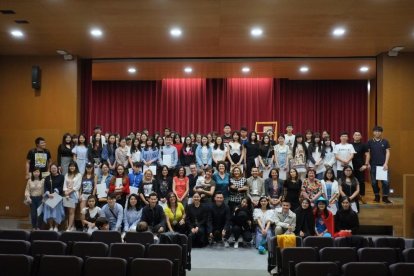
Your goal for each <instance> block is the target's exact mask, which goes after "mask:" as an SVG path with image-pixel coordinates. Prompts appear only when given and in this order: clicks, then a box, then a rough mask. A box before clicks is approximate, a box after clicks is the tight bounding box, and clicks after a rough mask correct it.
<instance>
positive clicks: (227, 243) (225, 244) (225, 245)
mask: <svg viewBox="0 0 414 276" xmlns="http://www.w3.org/2000/svg"><path fill="white" fill-rule="evenodd" d="M224 247H225V248H229V247H230V244H229V242H228V241H227V240H225V241H224Z"/></svg>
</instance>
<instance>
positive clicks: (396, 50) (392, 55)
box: [388, 46, 404, 57]
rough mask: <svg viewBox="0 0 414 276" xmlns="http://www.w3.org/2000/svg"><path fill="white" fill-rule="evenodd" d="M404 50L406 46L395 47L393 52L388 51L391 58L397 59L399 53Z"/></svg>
mask: <svg viewBox="0 0 414 276" xmlns="http://www.w3.org/2000/svg"><path fill="white" fill-rule="evenodd" d="M402 50H404V46H395V47H393V48H392V49H391V50H389V51H388V56H389V57H396V56H398V53H399V52H401V51H402Z"/></svg>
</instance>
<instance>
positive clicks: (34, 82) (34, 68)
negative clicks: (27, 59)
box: [32, 65, 42, 90]
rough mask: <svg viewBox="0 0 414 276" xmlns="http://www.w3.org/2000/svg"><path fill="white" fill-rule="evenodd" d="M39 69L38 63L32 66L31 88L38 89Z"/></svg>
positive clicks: (39, 80)
mask: <svg viewBox="0 0 414 276" xmlns="http://www.w3.org/2000/svg"><path fill="white" fill-rule="evenodd" d="M41 72H42V71H41V70H40V67H39V66H38V65H34V66H32V88H33V89H36V90H39V89H40V83H41V77H42V76H41V75H42V74H41Z"/></svg>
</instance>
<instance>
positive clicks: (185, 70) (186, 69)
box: [184, 67, 193, 73]
mask: <svg viewBox="0 0 414 276" xmlns="http://www.w3.org/2000/svg"><path fill="white" fill-rule="evenodd" d="M184 72H186V73H191V72H193V68H191V67H185V68H184Z"/></svg>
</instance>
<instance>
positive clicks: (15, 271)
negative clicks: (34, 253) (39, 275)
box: [0, 254, 33, 276]
mask: <svg viewBox="0 0 414 276" xmlns="http://www.w3.org/2000/svg"><path fill="white" fill-rule="evenodd" d="M32 264H33V257H31V256H27V255H21V254H19V255H17V254H0V269H1V270H0V275H2V276H3V275H5V276H31V273H32Z"/></svg>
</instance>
